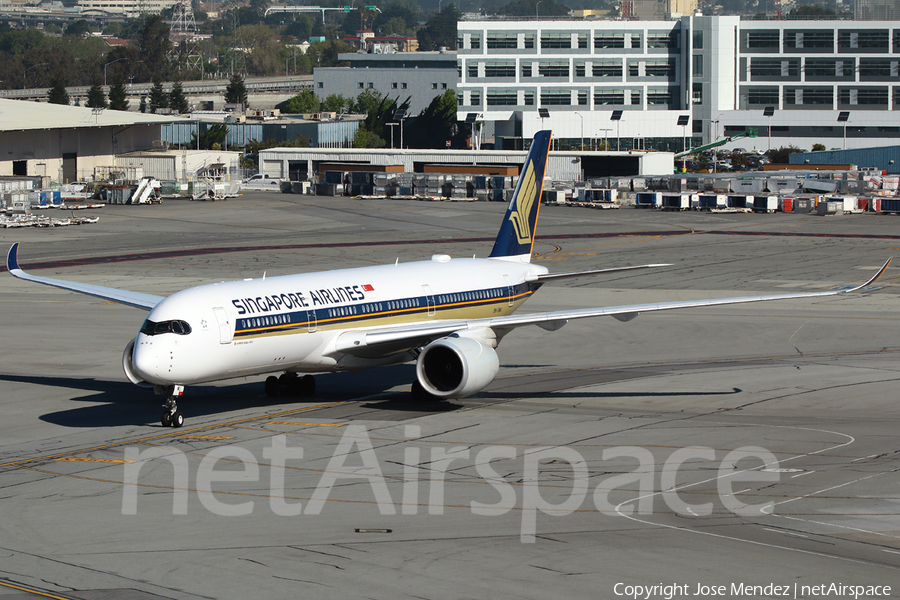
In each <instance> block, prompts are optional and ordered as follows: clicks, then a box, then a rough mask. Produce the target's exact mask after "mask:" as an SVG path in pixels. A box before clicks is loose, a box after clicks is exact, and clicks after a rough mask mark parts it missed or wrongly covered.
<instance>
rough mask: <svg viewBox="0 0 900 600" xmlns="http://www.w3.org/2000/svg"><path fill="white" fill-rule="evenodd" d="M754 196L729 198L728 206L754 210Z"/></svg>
mask: <svg viewBox="0 0 900 600" xmlns="http://www.w3.org/2000/svg"><path fill="white" fill-rule="evenodd" d="M753 198H754V197H753V196H744V195H736V196H728V206H729V207H730V208H753Z"/></svg>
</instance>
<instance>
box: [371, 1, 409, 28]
mask: <svg viewBox="0 0 900 600" xmlns="http://www.w3.org/2000/svg"><path fill="white" fill-rule="evenodd" d="M418 24H419V15H418V7H415V8H410V7H407V6H403V5H402V4H400V3H398V2H393V3H391V4H388V5H386V6H383V7H382V12H380V13H378V16H377V17H375V22H374V23H372V28H373V29H375V31H377V32H378V33H379V34H380V35H390V34H392V33H397V34H400V35H409V34H411V33H412V32H414V31H415V29H416V26H417V25H418Z"/></svg>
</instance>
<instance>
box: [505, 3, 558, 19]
mask: <svg viewBox="0 0 900 600" xmlns="http://www.w3.org/2000/svg"><path fill="white" fill-rule="evenodd" d="M536 5H537V1H536V0H513V1H512V2H510V3H509V4H507V5H506V6H504V7H502V8H500V9H499V10H498V11H497V14H501V15H508V16H511V17H534V16H535V15H540V16H541V17H558V16H563V15H567V14H569V10H570V9H569V7H568V6H566V5H565V4H557V3H556V2H554V1H553V0H540V6H536Z"/></svg>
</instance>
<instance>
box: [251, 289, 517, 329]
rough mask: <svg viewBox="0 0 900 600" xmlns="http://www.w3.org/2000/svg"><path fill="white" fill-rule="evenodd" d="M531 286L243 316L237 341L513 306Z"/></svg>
mask: <svg viewBox="0 0 900 600" xmlns="http://www.w3.org/2000/svg"><path fill="white" fill-rule="evenodd" d="M533 291H534V290H533V289H532V288H531V286H529V285H528V284H527V283H523V284H519V285H516V286H512V288H508V287H505V286H504V287H496V288H488V289H480V290H467V291H461V292H455V293H452V294H435V295H433V296H414V297H410V298H398V299H395V300H382V301H372V302H359V303H356V304H348V305H345V306H335V307H332V308H315V309H313V308H309V309H307V310H295V311H286V312H282V313H277V314H268V315H254V316H239V317H238V318H237V322H236V327H235V332H234V337H235V338H246V337H256V336H263V335H268V334H275V333H301V332H306V331H310V330H314V329H316V328H318V327H326V326H331V325H335V324H340V325H350V324H356V325H357V326H364V325H366V324H368V323H369V322H372V321H375V320H379V319H385V318H391V317H397V316H407V315H428V314H429V313H432V312H433V313H434V316H435V317H437V315H438V314H439V313H441V312H446V311H450V310H459V309H466V308H474V307H481V308H483V307H486V306H492V305H493V306H498V305H503V306H509V304H510V301H512V302H518V301H520V300H524V299H525V298H527V297H528V296H530V295H531V294H532V293H533Z"/></svg>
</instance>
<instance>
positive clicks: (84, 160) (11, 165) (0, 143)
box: [0, 99, 178, 183]
mask: <svg viewBox="0 0 900 600" xmlns="http://www.w3.org/2000/svg"><path fill="white" fill-rule="evenodd" d="M174 120H178V117H162V116H158V115H145V114H141V113H132V112H125V111H117V110H95V109H90V108H82V107H78V106H61V105H58V104H44V103H40V102H28V101H24V100H4V99H0V148H2V149H3V150H2V155H0V176H4V175H15V176H26V177H35V176H39V177H49V178H50V179H51V180H53V181H58V182H62V183H65V182H70V181H78V180H83V179H85V177H90V176H93V173H94V168H95V167H105V166H109V165H113V164H115V157H116V156H117V155H120V154H124V153H127V152H133V151H136V150H148V149H150V148H152V147H153V144H154V142H155V141H158V140H159V139H160V129H161V127H162V126H163V125H164V124H167V123H171V122H172V121H174Z"/></svg>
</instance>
